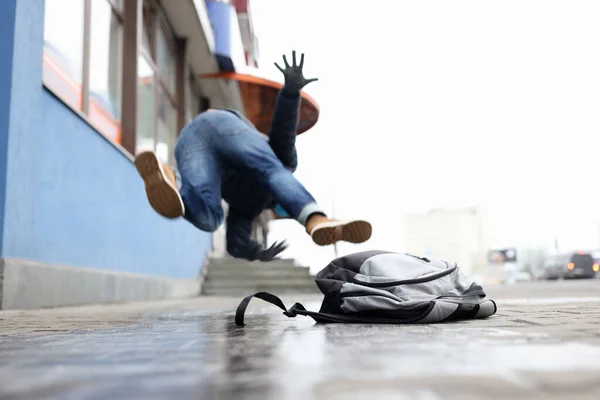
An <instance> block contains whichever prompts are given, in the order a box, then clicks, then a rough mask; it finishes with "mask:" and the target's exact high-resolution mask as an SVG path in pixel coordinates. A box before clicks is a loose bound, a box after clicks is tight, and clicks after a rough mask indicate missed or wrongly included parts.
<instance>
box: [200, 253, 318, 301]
mask: <svg viewBox="0 0 600 400" xmlns="http://www.w3.org/2000/svg"><path fill="white" fill-rule="evenodd" d="M256 292H270V293H273V294H275V295H282V294H289V293H308V294H310V293H320V292H319V289H318V288H317V285H316V283H315V281H314V277H313V276H312V275H311V274H310V272H309V268H308V267H297V266H296V265H295V263H294V260H293V259H283V260H275V261H270V262H259V261H254V262H249V261H244V260H238V259H231V258H213V259H209V262H208V265H207V266H206V270H205V274H204V283H203V285H202V295H204V296H244V295H249V294H253V293H256Z"/></svg>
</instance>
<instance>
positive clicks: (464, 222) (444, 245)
mask: <svg viewBox="0 0 600 400" xmlns="http://www.w3.org/2000/svg"><path fill="white" fill-rule="evenodd" d="M405 227H406V250H407V251H408V252H411V253H414V254H417V255H423V256H429V257H432V258H440V259H445V260H450V261H455V262H457V263H458V264H459V266H460V267H461V269H462V270H463V271H464V272H465V273H468V274H482V275H485V273H486V270H487V262H486V253H487V243H486V241H487V240H486V235H485V231H484V229H485V225H484V221H483V218H482V215H481V212H480V211H479V210H478V209H477V208H475V207H472V208H457V209H436V210H431V211H428V212H425V213H414V214H408V215H407V216H406V220H405Z"/></svg>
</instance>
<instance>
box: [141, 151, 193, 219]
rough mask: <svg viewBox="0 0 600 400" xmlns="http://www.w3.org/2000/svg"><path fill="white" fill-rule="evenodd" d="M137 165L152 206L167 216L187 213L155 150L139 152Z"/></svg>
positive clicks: (175, 216) (176, 216) (171, 216)
mask: <svg viewBox="0 0 600 400" xmlns="http://www.w3.org/2000/svg"><path fill="white" fill-rule="evenodd" d="M135 167H136V168H137V170H138V173H139V174H140V176H141V177H142V179H143V180H144V185H145V186H146V196H147V197H148V202H149V203H150V206H152V208H153V209H154V211H156V212H157V213H159V214H160V215H162V216H163V217H165V218H170V219H173V218H178V217H182V216H183V215H184V213H185V208H184V205H183V200H182V198H181V196H180V195H179V191H178V190H177V188H176V187H174V186H173V184H171V182H169V180H168V178H167V176H166V175H165V171H164V170H163V167H162V164H161V162H160V161H159V159H158V158H157V157H156V154H154V153H153V152H150V151H147V152H143V153H140V154H138V156H137V157H136V158H135Z"/></svg>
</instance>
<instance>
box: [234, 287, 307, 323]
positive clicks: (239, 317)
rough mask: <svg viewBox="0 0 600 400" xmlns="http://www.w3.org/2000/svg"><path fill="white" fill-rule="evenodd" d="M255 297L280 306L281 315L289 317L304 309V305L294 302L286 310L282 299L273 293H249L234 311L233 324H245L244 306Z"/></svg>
mask: <svg viewBox="0 0 600 400" xmlns="http://www.w3.org/2000/svg"><path fill="white" fill-rule="evenodd" d="M255 297H256V298H257V299H261V300H264V301H266V302H267V303H271V304H273V305H275V306H277V307H279V308H281V309H282V310H283V315H285V316H287V317H290V318H293V317H295V316H296V315H297V314H299V313H301V312H302V311H306V309H305V308H304V306H303V305H302V304H300V303H296V304H294V305H293V306H292V308H290V309H289V310H288V309H287V308H286V307H285V304H283V301H281V299H280V298H279V297H277V296H275V295H274V294H271V293H267V292H258V293H255V294H251V295H250V296H247V297H245V298H244V300H242V302H241V303H240V305H239V306H238V308H237V310H236V311H235V324H236V325H237V326H245V325H246V324H245V323H244V315H245V314H246V308H248V304H250V300H252V299H253V298H255Z"/></svg>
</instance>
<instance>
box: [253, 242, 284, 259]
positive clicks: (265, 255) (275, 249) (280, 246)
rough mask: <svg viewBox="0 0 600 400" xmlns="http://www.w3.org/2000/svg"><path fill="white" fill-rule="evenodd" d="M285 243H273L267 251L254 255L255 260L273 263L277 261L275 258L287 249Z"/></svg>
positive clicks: (260, 251)
mask: <svg viewBox="0 0 600 400" xmlns="http://www.w3.org/2000/svg"><path fill="white" fill-rule="evenodd" d="M287 247H288V245H287V243H286V242H275V243H273V244H272V245H271V247H269V248H268V249H262V250H259V251H258V253H257V254H256V259H257V260H260V261H265V262H266V261H273V260H276V259H278V258H277V257H276V256H277V255H278V254H279V253H281V252H282V251H284V250H285V249H287Z"/></svg>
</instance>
